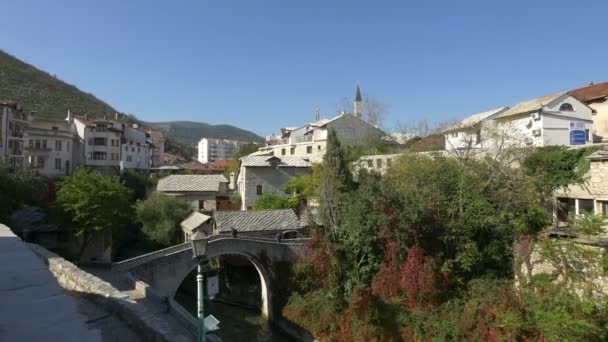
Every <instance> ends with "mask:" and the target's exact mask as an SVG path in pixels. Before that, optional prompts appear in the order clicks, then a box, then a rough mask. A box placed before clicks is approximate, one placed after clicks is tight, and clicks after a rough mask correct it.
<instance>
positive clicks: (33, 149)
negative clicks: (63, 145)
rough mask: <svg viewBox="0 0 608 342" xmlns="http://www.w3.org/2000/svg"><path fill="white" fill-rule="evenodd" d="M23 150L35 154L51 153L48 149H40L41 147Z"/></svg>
mask: <svg viewBox="0 0 608 342" xmlns="http://www.w3.org/2000/svg"><path fill="white" fill-rule="evenodd" d="M25 150H26V151H29V152H33V153H35V152H38V153H48V152H51V151H52V150H51V148H50V147H42V146H26V147H25Z"/></svg>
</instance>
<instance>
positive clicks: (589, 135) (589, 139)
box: [585, 129, 591, 141]
mask: <svg viewBox="0 0 608 342" xmlns="http://www.w3.org/2000/svg"><path fill="white" fill-rule="evenodd" d="M585 139H587V141H591V132H589V130H588V129H586V130H585Z"/></svg>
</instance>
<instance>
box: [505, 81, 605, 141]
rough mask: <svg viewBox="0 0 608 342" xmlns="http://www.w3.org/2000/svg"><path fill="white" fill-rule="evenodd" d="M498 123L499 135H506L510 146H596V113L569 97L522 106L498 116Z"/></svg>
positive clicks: (547, 98) (563, 95)
mask: <svg viewBox="0 0 608 342" xmlns="http://www.w3.org/2000/svg"><path fill="white" fill-rule="evenodd" d="M494 121H495V123H496V128H497V131H498V132H500V133H502V137H501V138H504V139H505V141H507V142H508V143H510V144H516V145H523V146H552V145H563V146H570V145H585V144H591V143H592V137H591V131H592V129H593V119H592V109H591V108H590V107H588V106H587V105H585V104H584V103H582V102H580V101H579V100H577V99H576V98H574V97H573V96H572V95H570V94H568V93H557V94H552V95H547V96H541V97H537V98H534V99H531V100H528V101H524V102H520V103H518V104H516V105H515V106H513V107H511V108H509V109H507V110H505V111H503V112H502V113H500V114H498V115H497V116H496V117H494ZM501 138H498V139H501ZM494 140H495V143H501V141H498V140H497V139H496V138H495V139H494Z"/></svg>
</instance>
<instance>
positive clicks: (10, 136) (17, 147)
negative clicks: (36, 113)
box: [0, 101, 29, 170]
mask: <svg viewBox="0 0 608 342" xmlns="http://www.w3.org/2000/svg"><path fill="white" fill-rule="evenodd" d="M28 125H29V122H28V115H27V114H25V113H24V112H23V111H22V109H21V107H19V105H18V104H17V102H13V101H0V159H3V160H5V161H6V162H7V163H8V165H9V167H10V168H11V169H13V170H23V169H24V167H25V159H24V149H23V148H24V137H23V136H24V132H25V128H26V127H27V126H28Z"/></svg>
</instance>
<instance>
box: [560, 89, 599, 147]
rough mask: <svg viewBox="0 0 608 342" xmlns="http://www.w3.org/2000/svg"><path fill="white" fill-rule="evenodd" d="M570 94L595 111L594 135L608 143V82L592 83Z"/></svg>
mask: <svg viewBox="0 0 608 342" xmlns="http://www.w3.org/2000/svg"><path fill="white" fill-rule="evenodd" d="M569 93H570V95H572V96H574V97H575V98H576V99H577V100H579V101H581V102H583V103H585V104H586V105H587V106H589V107H591V108H592V109H593V134H594V135H595V136H596V138H597V140H599V141H602V142H608V82H603V83H598V84H593V83H590V84H589V85H588V86H586V87H582V88H578V89H575V90H572V91H570V92H569Z"/></svg>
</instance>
